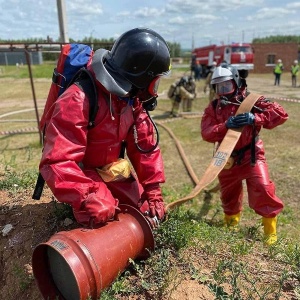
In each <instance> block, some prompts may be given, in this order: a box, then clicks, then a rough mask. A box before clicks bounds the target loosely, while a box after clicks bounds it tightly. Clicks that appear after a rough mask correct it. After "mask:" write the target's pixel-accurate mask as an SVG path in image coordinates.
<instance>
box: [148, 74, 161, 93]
mask: <svg viewBox="0 0 300 300" xmlns="http://www.w3.org/2000/svg"><path fill="white" fill-rule="evenodd" d="M159 82H160V76H157V77H155V78H154V79H153V80H152V81H151V82H150V84H149V86H148V92H149V94H150V95H151V96H153V97H157V91H158V86H159Z"/></svg>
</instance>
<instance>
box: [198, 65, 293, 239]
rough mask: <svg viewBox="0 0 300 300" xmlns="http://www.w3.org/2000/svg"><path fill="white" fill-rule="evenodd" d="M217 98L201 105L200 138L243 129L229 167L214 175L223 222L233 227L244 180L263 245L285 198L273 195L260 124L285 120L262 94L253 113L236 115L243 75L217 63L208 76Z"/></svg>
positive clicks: (272, 231) (213, 138)
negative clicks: (203, 107)
mask: <svg viewBox="0 0 300 300" xmlns="http://www.w3.org/2000/svg"><path fill="white" fill-rule="evenodd" d="M211 84H212V87H213V88H214V90H215V92H216V99H215V100H213V101H212V102H211V103H210V104H209V106H208V107H207V108H206V109H205V111H204V115H203V117H202V121H201V135H202V138H203V139H204V140H205V141H207V142H210V143H216V142H217V143H219V144H220V143H221V142H222V140H223V139H224V137H225V135H226V133H227V130H228V129H229V128H239V127H244V128H243V131H242V134H241V136H240V138H239V140H238V142H237V144H236V146H235V148H234V150H233V152H232V154H231V157H230V162H231V166H229V167H228V168H227V169H225V168H224V169H223V170H222V171H221V172H220V173H219V176H218V179H219V182H220V187H221V196H220V197H221V201H222V207H223V211H224V220H225V224H226V225H228V226H230V227H231V226H237V225H238V223H239V221H240V216H241V211H242V206H243V184H242V182H243V181H244V180H245V181H246V186H247V192H248V202H249V206H250V208H252V209H253V210H254V211H255V212H256V213H257V214H258V215H260V216H261V217H262V224H263V227H264V240H265V242H266V244H267V245H272V244H274V243H275V242H276V241H277V231H276V227H277V215H278V214H279V213H280V212H281V210H282V209H283V202H282V201H281V199H279V198H278V197H277V196H276V194H275V185H274V183H273V182H272V181H271V179H270V177H269V172H268V165H267V162H266V158H265V150H264V145H263V141H262V140H261V139H260V137H259V132H260V130H261V129H262V128H265V129H273V128H275V127H276V126H279V125H281V124H283V123H284V122H285V121H286V120H287V119H288V114H287V113H286V112H285V110H284V109H283V107H282V106H280V105H279V104H278V103H276V102H271V101H270V100H268V99H266V98H265V97H263V96H262V97H260V98H259V99H258V100H257V102H256V103H255V105H254V107H253V109H252V110H251V112H248V113H244V114H239V115H236V116H235V114H236V111H237V109H238V108H239V105H240V104H241V103H242V101H243V100H244V99H245V98H246V96H247V95H246V94H247V89H246V86H247V85H246V84H245V79H244V78H241V77H240V75H239V72H238V71H237V70H236V69H235V68H234V67H233V66H231V65H228V64H221V65H220V66H219V67H217V68H216V69H215V71H214V73H213V75H212V80H211Z"/></svg>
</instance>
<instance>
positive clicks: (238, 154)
mask: <svg viewBox="0 0 300 300" xmlns="http://www.w3.org/2000/svg"><path fill="white" fill-rule="evenodd" d="M258 139H259V137H258V135H257V136H254V137H253V138H252V141H251V143H250V144H248V145H246V146H245V147H243V148H241V149H239V150H234V151H232V153H231V155H230V156H231V157H237V158H238V159H237V164H238V165H240V164H241V162H242V159H243V158H244V156H245V152H246V151H248V150H250V149H251V165H252V166H254V165H255V162H256V156H255V144H256V142H257V141H258Z"/></svg>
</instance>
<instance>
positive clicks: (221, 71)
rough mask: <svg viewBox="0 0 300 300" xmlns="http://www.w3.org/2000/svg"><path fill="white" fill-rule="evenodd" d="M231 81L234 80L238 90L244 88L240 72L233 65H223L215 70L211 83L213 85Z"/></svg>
mask: <svg viewBox="0 0 300 300" xmlns="http://www.w3.org/2000/svg"><path fill="white" fill-rule="evenodd" d="M231 79H233V80H234V82H235V83H236V86H237V87H238V88H240V87H241V86H242V82H241V78H240V75H239V72H238V70H237V69H236V68H235V67H233V66H232V65H229V64H226V63H222V64H221V65H220V66H219V67H216V68H215V70H214V72H213V74H212V77H211V81H210V83H211V84H212V85H213V84H216V83H221V82H224V81H227V80H231Z"/></svg>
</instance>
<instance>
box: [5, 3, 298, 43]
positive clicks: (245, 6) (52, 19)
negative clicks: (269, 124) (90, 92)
mask: <svg viewBox="0 0 300 300" xmlns="http://www.w3.org/2000/svg"><path fill="white" fill-rule="evenodd" d="M65 5H66V11H67V33H68V36H69V37H71V38H73V39H82V38H84V37H94V38H100V39H101V38H117V37H118V36H119V35H120V34H122V33H123V32H125V31H127V30H129V29H132V28H135V27H149V28H151V29H154V30H155V31H157V32H159V33H160V34H161V35H162V36H163V37H164V38H165V39H166V40H167V41H169V42H177V43H180V44H181V47H182V48H191V47H192V45H194V46H195V47H197V46H205V45H209V44H220V43H221V42H224V43H231V42H243V41H244V42H251V41H252V39H253V38H254V37H264V36H270V35H277V34H280V35H300V1H283V0H281V1H278V0H249V1H242V0H219V1H218V0H206V1H202V0H151V1H146V0H65ZM48 35H49V36H50V37H52V38H53V39H55V40H56V39H58V37H59V25H58V16H57V2H56V0H0V39H20V38H34V37H42V38H45V39H46V37H47V36H48ZM193 43H194V44H193Z"/></svg>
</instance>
